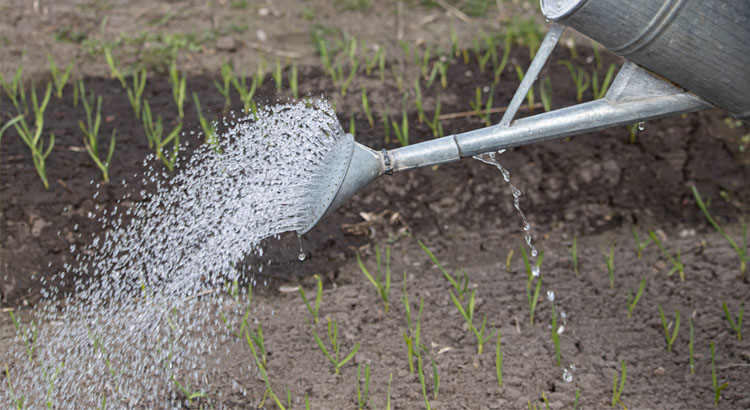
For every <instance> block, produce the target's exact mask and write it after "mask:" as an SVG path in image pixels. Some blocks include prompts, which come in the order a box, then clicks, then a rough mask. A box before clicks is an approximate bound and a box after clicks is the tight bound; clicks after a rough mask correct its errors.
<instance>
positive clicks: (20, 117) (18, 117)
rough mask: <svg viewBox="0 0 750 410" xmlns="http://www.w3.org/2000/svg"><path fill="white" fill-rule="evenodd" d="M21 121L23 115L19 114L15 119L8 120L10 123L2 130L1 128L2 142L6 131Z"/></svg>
mask: <svg viewBox="0 0 750 410" xmlns="http://www.w3.org/2000/svg"><path fill="white" fill-rule="evenodd" d="M21 120H23V115H22V114H18V115H16V116H15V117H13V118H11V119H10V120H8V122H6V123H5V125H3V127H2V128H0V141H2V140H3V134H4V133H5V130H7V129H8V128H10V127H11V126H12V125H13V124H15V123H17V122H19V121H21Z"/></svg>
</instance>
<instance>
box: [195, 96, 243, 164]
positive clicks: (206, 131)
mask: <svg viewBox="0 0 750 410" xmlns="http://www.w3.org/2000/svg"><path fill="white" fill-rule="evenodd" d="M193 103H195V111H196V113H197V114H198V122H199V123H200V124H201V129H202V130H203V139H204V142H205V143H206V144H208V145H210V146H211V147H213V148H214V150H218V149H219V138H218V135H217V134H216V123H215V122H214V121H209V120H207V119H206V117H204V116H203V112H202V110H201V102H200V100H199V99H198V94H196V93H195V92H193ZM245 112H247V111H245Z"/></svg>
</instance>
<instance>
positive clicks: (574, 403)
mask: <svg viewBox="0 0 750 410" xmlns="http://www.w3.org/2000/svg"><path fill="white" fill-rule="evenodd" d="M580 398H581V389H576V399H575V401H574V402H573V410H578V400H579V399H580Z"/></svg>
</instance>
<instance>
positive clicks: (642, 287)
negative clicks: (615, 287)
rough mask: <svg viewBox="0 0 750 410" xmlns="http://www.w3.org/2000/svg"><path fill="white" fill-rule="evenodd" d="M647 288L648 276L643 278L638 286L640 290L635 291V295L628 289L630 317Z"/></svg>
mask: <svg viewBox="0 0 750 410" xmlns="http://www.w3.org/2000/svg"><path fill="white" fill-rule="evenodd" d="M645 289H646V278H643V279H641V285H640V286H639V287H638V292H636V293H635V297H633V292H631V291H628V319H630V317H631V316H632V315H633V311H634V310H635V305H637V304H638V301H639V300H640V299H641V296H642V295H643V291H644V290H645Z"/></svg>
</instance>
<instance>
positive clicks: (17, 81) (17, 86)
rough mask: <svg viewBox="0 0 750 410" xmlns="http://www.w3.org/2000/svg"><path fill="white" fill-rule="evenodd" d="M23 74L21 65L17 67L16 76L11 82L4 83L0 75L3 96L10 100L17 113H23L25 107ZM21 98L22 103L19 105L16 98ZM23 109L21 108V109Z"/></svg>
mask: <svg viewBox="0 0 750 410" xmlns="http://www.w3.org/2000/svg"><path fill="white" fill-rule="evenodd" d="M22 74H23V65H20V66H18V68H17V69H16V74H15V75H14V76H13V80H12V81H11V82H9V83H8V82H6V81H5V78H4V77H3V75H2V74H0V85H2V87H3V89H4V90H5V94H7V95H8V98H10V102H11V103H12V104H13V106H14V107H16V110H18V112H19V113H25V112H26V111H27V110H26V109H25V107H26V93H25V92H24V90H23V81H22V79H21V75H22ZM19 97H20V98H21V100H22V102H21V103H19V101H18V98H19ZM22 107H23V108H22Z"/></svg>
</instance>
